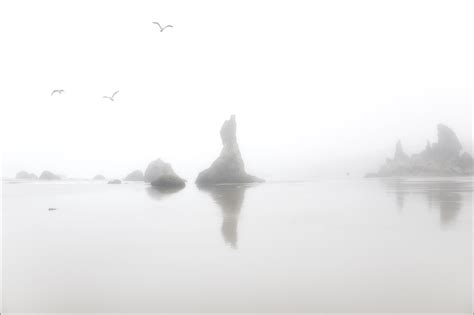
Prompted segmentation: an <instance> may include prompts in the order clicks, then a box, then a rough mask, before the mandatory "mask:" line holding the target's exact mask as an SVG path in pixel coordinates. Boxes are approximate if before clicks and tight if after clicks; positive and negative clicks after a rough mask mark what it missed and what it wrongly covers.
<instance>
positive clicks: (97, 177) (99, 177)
mask: <svg viewBox="0 0 474 315" xmlns="http://www.w3.org/2000/svg"><path fill="white" fill-rule="evenodd" d="M93 180H105V176H104V175H100V174H99V175H95V176H94V178H93Z"/></svg>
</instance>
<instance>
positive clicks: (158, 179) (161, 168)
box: [144, 159, 186, 189]
mask: <svg viewBox="0 0 474 315" xmlns="http://www.w3.org/2000/svg"><path fill="white" fill-rule="evenodd" d="M144 179H145V182H147V183H151V185H152V186H154V187H158V188H162V189H182V188H184V186H186V181H185V180H184V179H182V178H181V177H179V176H178V175H177V174H176V173H175V172H174V170H173V168H172V167H171V164H170V163H166V162H164V161H163V160H161V159H156V160H154V161H152V162H150V164H148V167H147V168H146V170H145V176H144Z"/></svg>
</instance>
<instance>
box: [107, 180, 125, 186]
mask: <svg viewBox="0 0 474 315" xmlns="http://www.w3.org/2000/svg"><path fill="white" fill-rule="evenodd" d="M121 183H122V181H121V180H120V179H113V180H109V182H108V183H107V184H112V185H118V184H121Z"/></svg>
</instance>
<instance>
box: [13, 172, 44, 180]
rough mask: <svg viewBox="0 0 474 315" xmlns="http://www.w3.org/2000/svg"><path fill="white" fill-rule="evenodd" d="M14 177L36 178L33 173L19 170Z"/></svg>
mask: <svg viewBox="0 0 474 315" xmlns="http://www.w3.org/2000/svg"><path fill="white" fill-rule="evenodd" d="M15 179H27V180H35V179H38V176H36V175H35V174H33V173H28V172H25V171H21V172H18V173H16V176H15Z"/></svg>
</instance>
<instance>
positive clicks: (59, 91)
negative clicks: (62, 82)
mask: <svg viewBox="0 0 474 315" xmlns="http://www.w3.org/2000/svg"><path fill="white" fill-rule="evenodd" d="M54 93H59V94H63V93H64V90H53V92H52V93H51V96H53V95H54Z"/></svg>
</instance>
